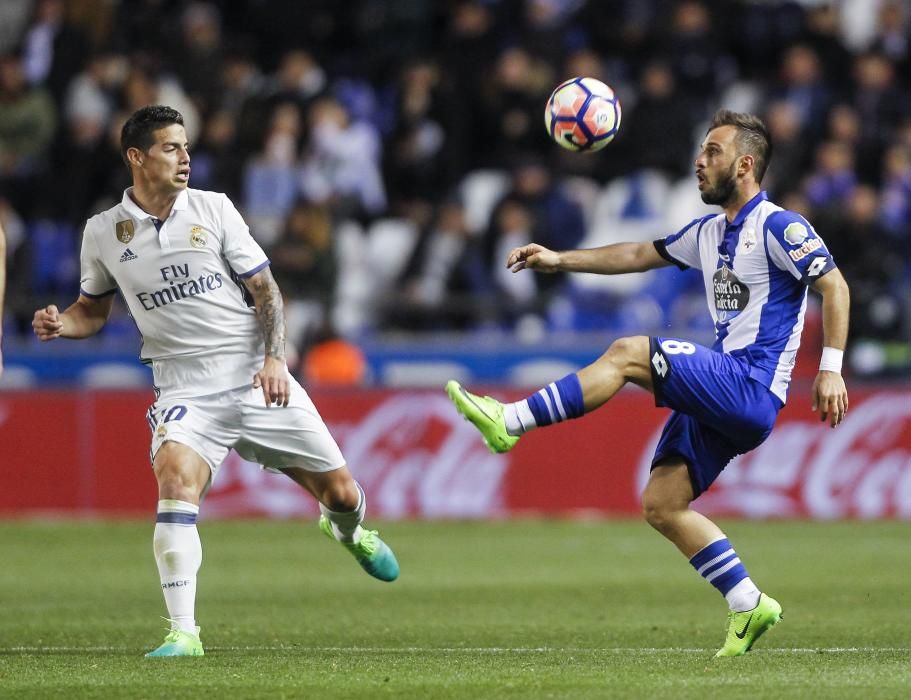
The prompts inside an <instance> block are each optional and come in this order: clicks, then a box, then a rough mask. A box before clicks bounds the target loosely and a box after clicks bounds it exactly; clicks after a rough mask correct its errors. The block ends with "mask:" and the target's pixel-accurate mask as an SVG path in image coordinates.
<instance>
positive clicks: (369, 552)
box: [354, 530, 380, 557]
mask: <svg viewBox="0 0 911 700" xmlns="http://www.w3.org/2000/svg"><path fill="white" fill-rule="evenodd" d="M379 534H380V533H379V531H377V530H367V531H366V532H365V533H364V534H363V535H362V536H361V539H360V540H359V541H358V543H357V544H356V545H354V546H355V547H357V549H358V552H360V553H361V554H363V555H365V556H368V557H372V556H373V555H374V554H376V550H377V547H378V546H379V545H377V542H376V538H377V535H379Z"/></svg>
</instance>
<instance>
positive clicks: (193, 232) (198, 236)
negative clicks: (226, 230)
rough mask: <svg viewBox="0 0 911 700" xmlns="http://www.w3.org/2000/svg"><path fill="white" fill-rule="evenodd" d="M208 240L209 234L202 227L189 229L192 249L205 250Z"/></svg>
mask: <svg viewBox="0 0 911 700" xmlns="http://www.w3.org/2000/svg"><path fill="white" fill-rule="evenodd" d="M208 240H209V234H207V233H206V232H205V230H204V229H203V227H202V226H194V227H193V228H191V229H190V245H191V246H193V247H194V248H205V247H206V243H207V242H208Z"/></svg>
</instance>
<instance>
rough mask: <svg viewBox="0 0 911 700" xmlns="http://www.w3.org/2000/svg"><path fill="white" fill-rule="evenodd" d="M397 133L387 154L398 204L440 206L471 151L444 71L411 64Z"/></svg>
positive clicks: (402, 87)
mask: <svg viewBox="0 0 911 700" xmlns="http://www.w3.org/2000/svg"><path fill="white" fill-rule="evenodd" d="M396 89H397V95H396V106H395V119H394V128H393V130H392V133H390V134H389V136H388V138H387V140H386V143H385V145H384V148H383V180H384V182H385V185H386V188H387V189H388V191H389V192H390V193H395V201H393V202H391V203H390V208H391V209H393V211H396V210H398V208H399V207H398V206H396V205H397V203H399V202H413V201H415V200H417V201H422V202H425V203H435V202H436V201H438V200H439V199H440V198H441V196H442V195H443V194H444V193H445V192H447V191H448V190H449V189H450V188H451V187H452V186H453V185H454V184H455V181H456V178H457V176H458V174H459V173H461V172H463V167H464V163H463V160H462V155H463V153H464V150H465V143H464V141H463V138H464V135H463V134H462V131H461V127H460V123H459V120H458V118H457V117H458V114H459V107H458V103H459V101H458V100H457V99H455V96H454V95H453V94H452V93H451V92H450V91H449V90H448V89H447V86H446V85H445V84H444V82H443V76H442V72H441V70H440V66H439V65H438V64H437V63H435V62H432V61H427V60H418V61H413V62H411V63H409V64H407V65H406V66H405V67H404V68H403V69H402V71H401V73H400V75H399V79H398V81H397V84H396Z"/></svg>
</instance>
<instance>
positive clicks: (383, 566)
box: [319, 515, 399, 581]
mask: <svg viewBox="0 0 911 700" xmlns="http://www.w3.org/2000/svg"><path fill="white" fill-rule="evenodd" d="M319 529H320V531H321V532H322V533H323V534H324V535H326V537H329V538H330V539H332V540H333V541H334V542H338V543H339V544H340V545H342V546H343V547H344V548H345V549H347V550H348V551H349V552H351V554H353V555H354V558H355V559H357V563H358V564H360V565H361V568H362V569H363V570H364V571H366V572H367V573H368V574H370V575H371V576H373V578H378V579H379V580H380V581H395V580H396V579H397V578H398V577H399V562H398V560H397V559H396V558H395V554H393V552H392V550H391V549H389V545H387V544H386V543H385V542H383V540H381V539H380V535H379V533H378V532H377V531H376V530H364V534H363V535H361V539H359V540H358V541H357V544H355V543H353V542H339V541H338V540H337V539H336V538H335V533H333V532H332V523H331V522H329V518H327V517H326V516H325V515H321V516H320V518H319Z"/></svg>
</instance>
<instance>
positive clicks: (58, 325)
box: [32, 304, 63, 342]
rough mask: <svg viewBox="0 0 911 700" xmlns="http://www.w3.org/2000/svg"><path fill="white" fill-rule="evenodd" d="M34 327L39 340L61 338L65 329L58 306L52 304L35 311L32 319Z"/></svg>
mask: <svg viewBox="0 0 911 700" xmlns="http://www.w3.org/2000/svg"><path fill="white" fill-rule="evenodd" d="M32 329H33V330H34V331H35V335H37V336H38V340H41V341H45V342H46V341H48V340H53V339H54V338H59V337H60V333H61V332H62V331H63V321H61V320H60V312H59V311H58V310H57V307H56V306H54V305H53V304H51V305H50V306H46V307H44V308H43V309H38V310H37V311H36V312H35V317H34V318H33V319H32Z"/></svg>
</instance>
